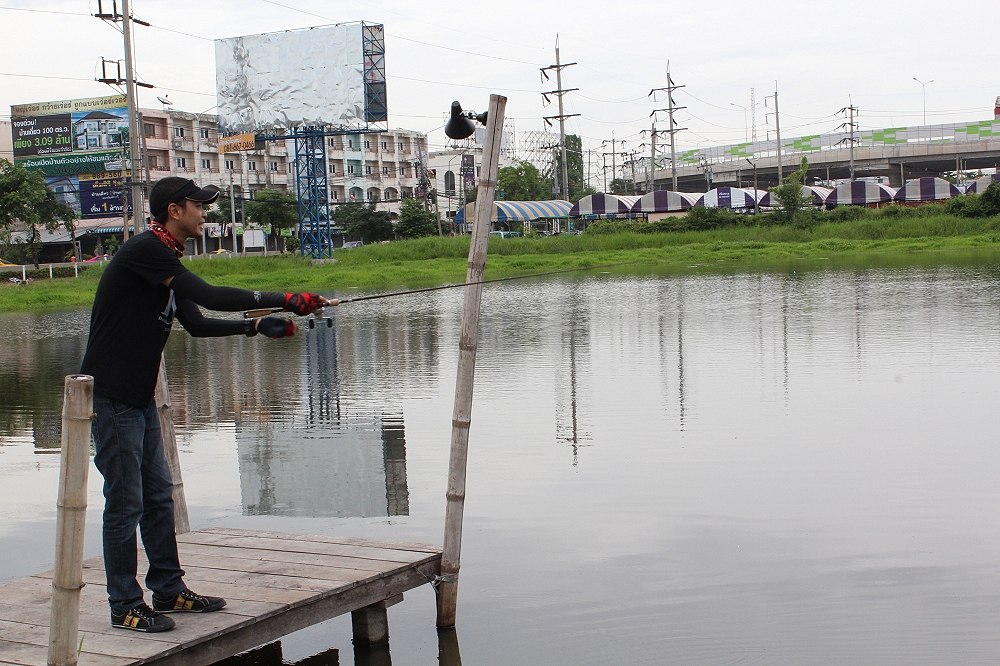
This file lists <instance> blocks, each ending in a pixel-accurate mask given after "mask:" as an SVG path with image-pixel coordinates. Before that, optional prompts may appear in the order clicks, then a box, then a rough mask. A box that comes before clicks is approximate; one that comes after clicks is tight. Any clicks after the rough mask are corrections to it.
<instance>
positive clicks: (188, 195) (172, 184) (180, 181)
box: [149, 176, 220, 219]
mask: <svg viewBox="0 0 1000 666" xmlns="http://www.w3.org/2000/svg"><path fill="white" fill-rule="evenodd" d="M219 194H220V192H219V188H218V187H216V186H215V185H209V186H208V187H198V185H197V184H196V183H195V182H194V181H193V180H191V179H189V178H179V177H177V176H167V177H166V178H161V179H160V180H158V181H157V182H156V185H153V189H152V190H151V191H150V192H149V212H150V213H152V214H153V217H154V218H155V219H160V217H161V216H162V215H164V214H165V213H166V212H167V206H169V205H170V204H172V203H180V202H182V201H184V200H185V199H188V200H190V201H200V202H201V203H206V204H209V203H212V202H213V201H215V200H216V199H218V198H219Z"/></svg>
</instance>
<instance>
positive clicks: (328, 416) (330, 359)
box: [302, 319, 341, 423]
mask: <svg viewBox="0 0 1000 666" xmlns="http://www.w3.org/2000/svg"><path fill="white" fill-rule="evenodd" d="M320 321H322V320H320ZM333 323H334V326H331V327H327V326H326V325H325V324H317V325H316V327H315V328H306V327H305V326H303V328H304V329H305V330H303V331H302V334H303V335H304V336H305V338H306V389H307V390H308V399H309V421H310V423H312V422H314V421H331V420H333V421H339V420H340V417H341V411H340V408H341V405H340V387H339V385H338V374H337V326H336V319H334V320H333Z"/></svg>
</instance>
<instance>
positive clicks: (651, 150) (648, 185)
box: [639, 88, 667, 192]
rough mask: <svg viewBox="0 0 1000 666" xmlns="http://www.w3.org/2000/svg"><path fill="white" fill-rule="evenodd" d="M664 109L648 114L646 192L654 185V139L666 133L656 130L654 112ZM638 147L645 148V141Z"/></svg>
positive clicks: (651, 189)
mask: <svg viewBox="0 0 1000 666" xmlns="http://www.w3.org/2000/svg"><path fill="white" fill-rule="evenodd" d="M659 90H663V88H659ZM666 110H667V109H653V112H652V113H650V114H649V115H650V117H651V118H652V122H651V124H650V129H649V135H650V142H649V143H650V148H649V172H648V173H647V174H646V191H647V192H652V191H653V189H654V187H655V185H656V139H657V137H659V136H660V135H661V134H666V130H659V131H657V129H656V114H657V112H660V111H666ZM641 134H642V135H643V136H645V134H646V130H642V132H641ZM639 147H640V148H645V147H646V144H645V143H641V144H639Z"/></svg>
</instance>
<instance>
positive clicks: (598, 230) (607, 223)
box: [586, 220, 639, 234]
mask: <svg viewBox="0 0 1000 666" xmlns="http://www.w3.org/2000/svg"><path fill="white" fill-rule="evenodd" d="M638 227H639V224H638V223H637V222H636V221H635V220H595V221H593V222H591V223H590V224H588V225H587V231H586V233H588V234H620V233H622V232H623V231H638Z"/></svg>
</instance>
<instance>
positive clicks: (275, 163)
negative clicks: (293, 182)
mask: <svg viewBox="0 0 1000 666" xmlns="http://www.w3.org/2000/svg"><path fill="white" fill-rule="evenodd" d="M277 170H278V163H277V162H271V171H277Z"/></svg>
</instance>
